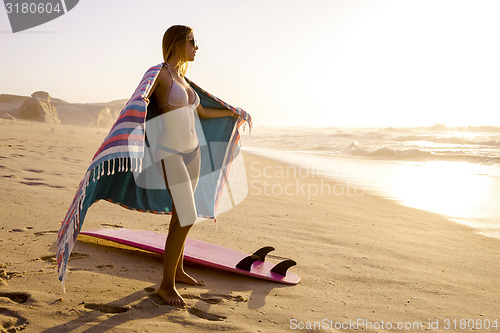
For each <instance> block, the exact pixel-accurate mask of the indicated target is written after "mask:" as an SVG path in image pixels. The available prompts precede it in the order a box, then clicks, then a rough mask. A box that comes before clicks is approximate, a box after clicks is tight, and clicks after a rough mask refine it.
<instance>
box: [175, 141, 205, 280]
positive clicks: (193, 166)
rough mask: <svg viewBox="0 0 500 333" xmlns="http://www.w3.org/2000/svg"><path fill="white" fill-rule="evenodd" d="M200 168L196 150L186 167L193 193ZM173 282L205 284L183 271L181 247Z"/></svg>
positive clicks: (198, 152) (198, 154)
mask: <svg viewBox="0 0 500 333" xmlns="http://www.w3.org/2000/svg"><path fill="white" fill-rule="evenodd" d="M200 166H201V153H200V150H199V149H198V151H197V152H196V155H195V156H194V158H193V159H192V160H191V161H190V162H189V163H188V164H187V165H186V169H187V171H188V174H189V178H190V179H191V186H192V189H193V193H194V191H195V189H196V186H197V185H198V178H199V175H200ZM172 214H173V213H172ZM170 227H172V224H170ZM175 281H176V282H180V283H186V284H189V285H192V286H204V285H205V283H204V282H203V281H202V280H196V279H194V278H193V277H191V276H190V275H189V274H187V273H186V272H185V271H184V246H183V247H182V251H181V255H180V257H179V263H178V264H177V271H176V276H175Z"/></svg>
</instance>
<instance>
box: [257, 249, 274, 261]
mask: <svg viewBox="0 0 500 333" xmlns="http://www.w3.org/2000/svg"><path fill="white" fill-rule="evenodd" d="M271 251H274V247H272V246H264V247H262V248H260V249H258V250H257V251H255V252H254V254H253V255H254V256H257V257H259V258H260V260H261V261H265V260H266V256H267V254H268V253H269V252H271Z"/></svg>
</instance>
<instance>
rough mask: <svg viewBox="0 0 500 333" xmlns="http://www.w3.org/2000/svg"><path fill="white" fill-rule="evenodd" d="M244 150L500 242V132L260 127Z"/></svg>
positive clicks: (245, 141)
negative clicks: (497, 239) (434, 216)
mask: <svg viewBox="0 0 500 333" xmlns="http://www.w3.org/2000/svg"><path fill="white" fill-rule="evenodd" d="M241 142H242V151H243V152H245V151H247V152H251V153H254V154H258V155H262V156H265V157H268V158H272V159H275V160H278V161H283V162H286V163H290V164H293V165H296V166H298V167H300V168H302V169H303V170H306V171H307V172H309V173H314V174H316V175H319V176H322V177H329V178H332V179H336V180H340V181H342V182H344V183H345V184H347V185H348V187H347V188H351V189H353V191H354V192H356V193H358V194H359V193H368V192H369V193H373V194H376V195H379V196H383V197H385V198H388V199H391V200H396V201H398V202H399V203H401V204H403V205H406V206H409V207H413V208H418V209H423V210H426V211H429V212H434V213H438V214H441V215H444V216H446V217H447V218H448V219H450V220H451V221H453V222H456V223H460V224H465V225H467V226H470V227H472V228H474V229H475V231H476V232H478V233H480V234H482V235H484V236H488V237H495V238H499V239H500V127H493V126H481V127H453V128H452V127H446V126H445V125H435V126H432V127H419V128H393V127H390V128H334V127H322V128H316V127H315V128H312V127H290V128H266V127H260V128H259V127H257V128H254V129H252V133H251V134H248V133H243V134H242V139H241Z"/></svg>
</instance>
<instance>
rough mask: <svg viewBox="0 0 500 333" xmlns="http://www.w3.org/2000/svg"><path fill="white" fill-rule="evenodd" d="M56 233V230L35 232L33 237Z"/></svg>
mask: <svg viewBox="0 0 500 333" xmlns="http://www.w3.org/2000/svg"><path fill="white" fill-rule="evenodd" d="M58 232H59V231H57V230H46V231H37V232H35V233H34V234H33V235H35V236H43V235H47V234H57V233H58ZM54 258H55V257H54Z"/></svg>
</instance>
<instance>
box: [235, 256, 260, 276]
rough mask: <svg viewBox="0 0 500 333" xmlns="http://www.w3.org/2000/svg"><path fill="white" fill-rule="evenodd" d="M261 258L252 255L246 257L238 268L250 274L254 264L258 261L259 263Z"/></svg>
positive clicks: (237, 265) (238, 264)
mask: <svg viewBox="0 0 500 333" xmlns="http://www.w3.org/2000/svg"><path fill="white" fill-rule="evenodd" d="M259 260H260V257H259V256H257V255H255V254H252V255H251V256H248V257H245V258H243V259H241V260H240V262H239V263H237V264H236V267H237V268H241V269H243V270H245V271H247V272H250V268H251V267H252V264H253V263H254V262H256V261H259Z"/></svg>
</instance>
